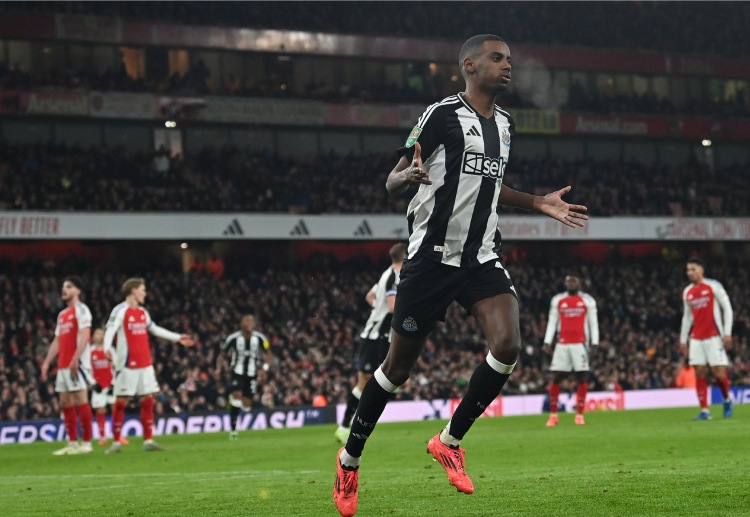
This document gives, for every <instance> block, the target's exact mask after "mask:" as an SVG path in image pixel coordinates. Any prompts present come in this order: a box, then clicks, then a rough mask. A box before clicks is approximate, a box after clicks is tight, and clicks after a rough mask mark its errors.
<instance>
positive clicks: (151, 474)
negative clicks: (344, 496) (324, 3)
mask: <svg viewBox="0 0 750 517" xmlns="http://www.w3.org/2000/svg"><path fill="white" fill-rule="evenodd" d="M318 472H320V471H319V470H227V471H219V472H133V473H129V474H38V475H37V474H33V475H27V476H0V482H7V481H13V480H14V479H69V478H74V479H79V478H94V479H96V478H122V477H163V476H235V475H253V476H255V475H272V476H285V475H291V474H315V473H318Z"/></svg>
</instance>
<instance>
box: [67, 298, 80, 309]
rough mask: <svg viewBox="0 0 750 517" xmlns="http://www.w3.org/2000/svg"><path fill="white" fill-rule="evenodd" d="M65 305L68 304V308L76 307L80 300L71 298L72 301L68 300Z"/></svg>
mask: <svg viewBox="0 0 750 517" xmlns="http://www.w3.org/2000/svg"><path fill="white" fill-rule="evenodd" d="M65 303H66V304H67V306H68V308H70V307H75V306H76V304H77V303H78V298H71V299H70V300H68V301H67V302H65Z"/></svg>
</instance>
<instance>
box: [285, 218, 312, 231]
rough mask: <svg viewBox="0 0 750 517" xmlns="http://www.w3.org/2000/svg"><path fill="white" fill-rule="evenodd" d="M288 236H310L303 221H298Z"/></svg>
mask: <svg viewBox="0 0 750 517" xmlns="http://www.w3.org/2000/svg"><path fill="white" fill-rule="evenodd" d="M289 235H310V230H308V229H307V225H306V224H305V220H304V219H300V220H299V222H298V223H297V224H295V225H294V228H292V231H291V232H289Z"/></svg>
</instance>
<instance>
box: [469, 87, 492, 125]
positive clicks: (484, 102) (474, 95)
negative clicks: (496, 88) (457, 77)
mask: <svg viewBox="0 0 750 517" xmlns="http://www.w3.org/2000/svg"><path fill="white" fill-rule="evenodd" d="M464 100H465V101H466V102H468V103H469V105H470V106H471V107H472V108H473V109H474V111H476V112H477V113H479V114H480V115H482V116H483V117H485V118H492V117H493V116H494V115H495V95H492V94H488V93H485V92H483V91H481V90H480V89H478V88H472V87H470V86H467V87H466V91H465V92H464Z"/></svg>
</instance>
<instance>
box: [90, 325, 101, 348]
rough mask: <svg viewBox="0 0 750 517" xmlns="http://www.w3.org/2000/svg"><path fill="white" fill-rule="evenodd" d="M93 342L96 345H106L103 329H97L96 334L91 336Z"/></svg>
mask: <svg viewBox="0 0 750 517" xmlns="http://www.w3.org/2000/svg"><path fill="white" fill-rule="evenodd" d="M91 342H92V343H94V344H95V345H101V344H103V343H104V331H103V330H102V329H96V330H95V331H94V334H93V335H92V336H91Z"/></svg>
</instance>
